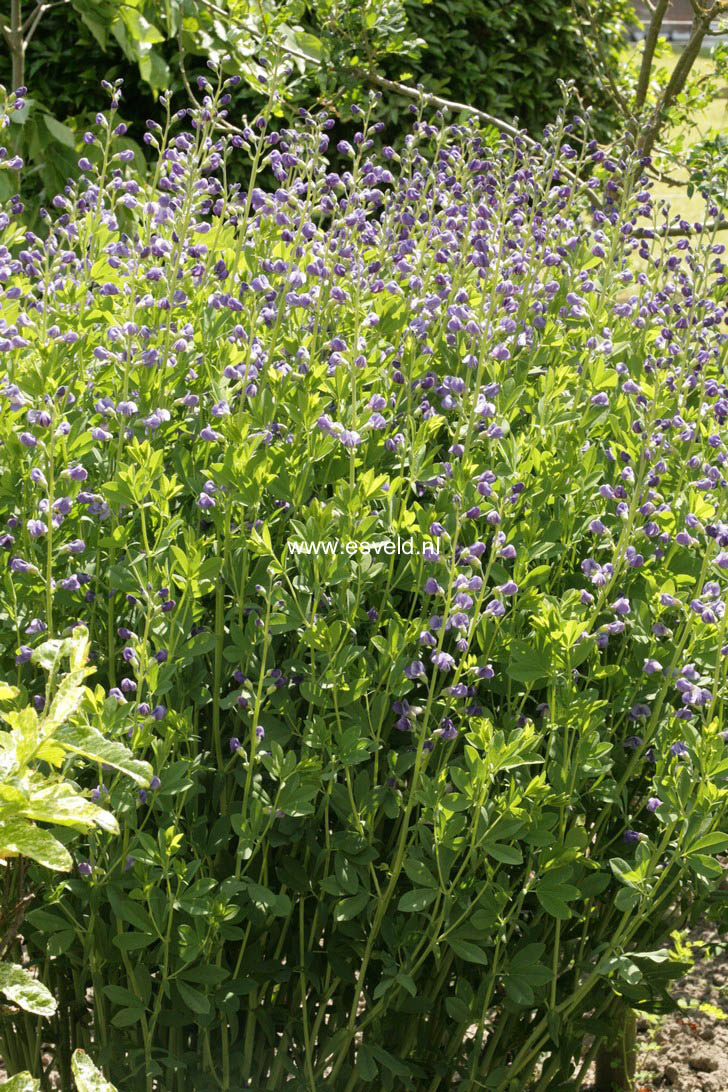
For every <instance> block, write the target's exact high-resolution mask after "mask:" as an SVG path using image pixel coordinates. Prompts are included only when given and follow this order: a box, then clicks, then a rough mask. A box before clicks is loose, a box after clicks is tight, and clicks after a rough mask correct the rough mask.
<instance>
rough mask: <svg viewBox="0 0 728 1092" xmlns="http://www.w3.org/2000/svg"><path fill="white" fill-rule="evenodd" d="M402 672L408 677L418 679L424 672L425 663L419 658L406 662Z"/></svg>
mask: <svg viewBox="0 0 728 1092" xmlns="http://www.w3.org/2000/svg"><path fill="white" fill-rule="evenodd" d="M404 673H405V676H406V677H407V678H408V679H420V678H422V676H423V675H424V674H425V665H424V664H423V663H420V661H419V660H414V661H413V662H412V663H411V664H407V666H406V667H405V669H404Z"/></svg>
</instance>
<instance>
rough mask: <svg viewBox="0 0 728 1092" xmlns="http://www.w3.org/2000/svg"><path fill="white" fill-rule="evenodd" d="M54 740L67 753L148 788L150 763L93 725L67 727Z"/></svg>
mask: <svg viewBox="0 0 728 1092" xmlns="http://www.w3.org/2000/svg"><path fill="white" fill-rule="evenodd" d="M53 739H54V741H55V742H56V743H60V744H61V746H63V747H65V749H66V750H67V751H72V752H73V753H74V754H78V755H83V757H84V758H90V759H91V760H92V762H105V763H106V765H107V766H113V767H114V769H115V770H120V771H121V772H122V773H125V774H127V776H128V777H131V778H132V779H133V780H134V781H136V783H137V785H142V786H144V787H146V786H148V785H149V782H150V780H151V778H152V767H151V766H150V765H149V763H148V762H142V761H141V760H140V759H138V758H134V757H133V756H132V753H131V751H129V750H128V749H127V748H126V747H125V746H124V745H123V744H122V743H115V742H114V741H113V740H110V739H105V738H104V736H102V735H101V732H99V731H97V729H96V728H92V727H91V726H90V725H87V724H79V725H70V724H66V725H64V726H63V727H62V728H59V729H58V731H57V732H55V734H54V736H53Z"/></svg>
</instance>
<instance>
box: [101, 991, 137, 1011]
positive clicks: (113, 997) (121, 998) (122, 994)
mask: <svg viewBox="0 0 728 1092" xmlns="http://www.w3.org/2000/svg"><path fill="white" fill-rule="evenodd" d="M104 993H105V995H106V996H107V997H108V999H109V1001H113V1002H114V1004H115V1005H126V1006H127V1007H128V1008H134V1007H135V1006H138V1005H139V998H138V997H135V996H134V994H133V993H132V992H131V990H126V989H124V987H123V986H104Z"/></svg>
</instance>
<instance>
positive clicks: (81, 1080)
mask: <svg viewBox="0 0 728 1092" xmlns="http://www.w3.org/2000/svg"><path fill="white" fill-rule="evenodd" d="M71 1069H72V1070H73V1078H74V1080H75V1082H76V1087H77V1088H78V1092H116V1088H115V1087H114V1085H113V1084H110V1083H109V1082H108V1081H107V1080H106V1078H105V1077H104V1075H103V1073H102V1072H101V1071H100V1070H98V1069H97V1068H96V1066H95V1065H94V1063H93V1062H92V1061H91V1059H90V1058H89V1056H88V1054H87V1053H86V1051H85V1050H74V1052H73V1056H72V1058H71Z"/></svg>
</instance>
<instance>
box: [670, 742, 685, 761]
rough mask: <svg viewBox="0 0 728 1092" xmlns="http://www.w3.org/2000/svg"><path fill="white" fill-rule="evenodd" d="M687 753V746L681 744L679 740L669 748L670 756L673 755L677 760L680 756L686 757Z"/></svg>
mask: <svg viewBox="0 0 728 1092" xmlns="http://www.w3.org/2000/svg"><path fill="white" fill-rule="evenodd" d="M687 753H688V748H687V745H686V744H685V743H683V741H682V740H681V739H679V740H678V741H677V743H673V745H672V747H671V748H670V754H671V755H674V756H675V757H676V758H679V757H680V755H686V754H687Z"/></svg>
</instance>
